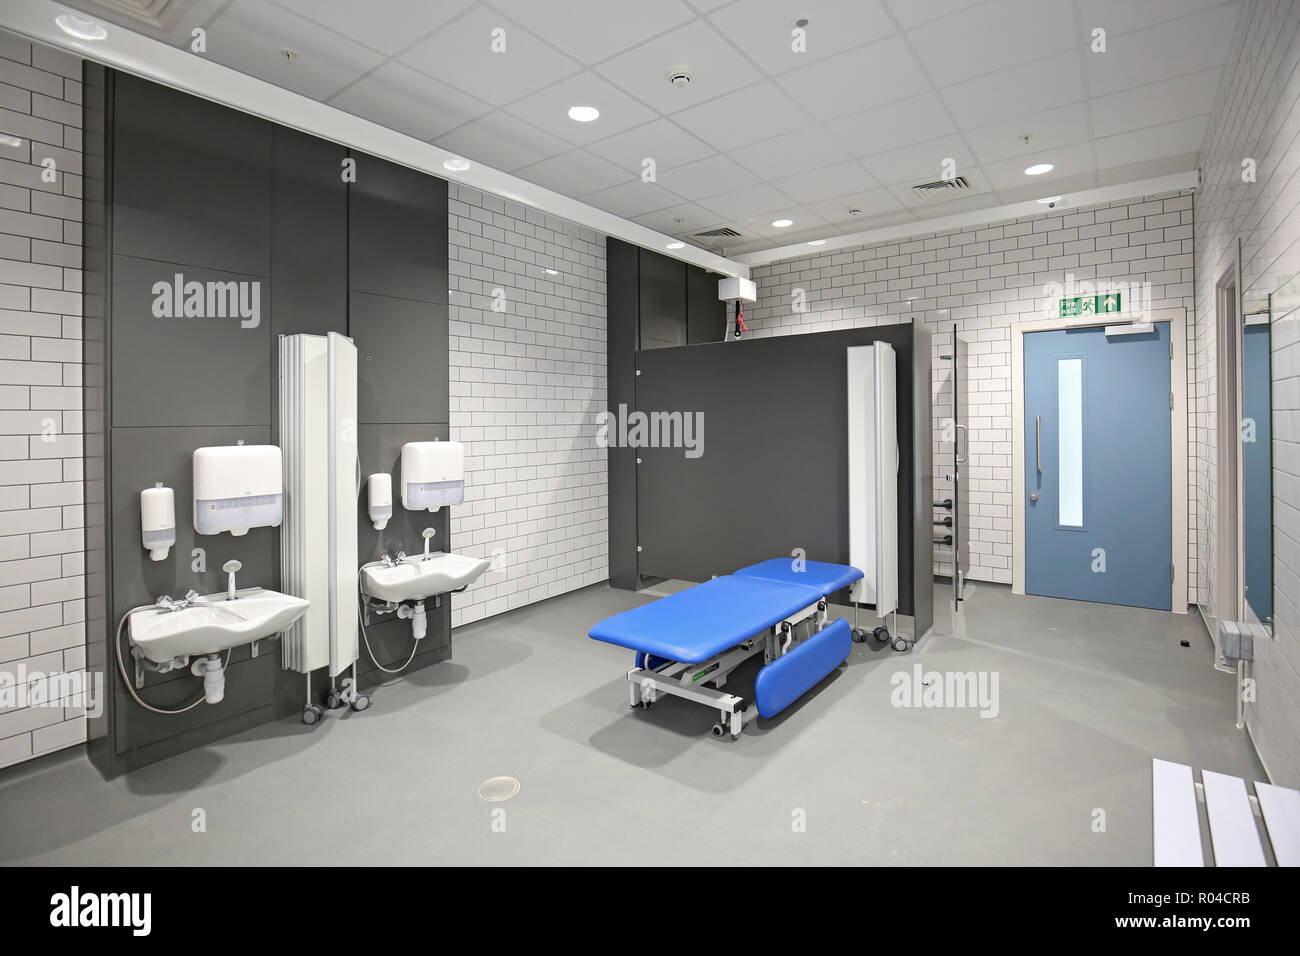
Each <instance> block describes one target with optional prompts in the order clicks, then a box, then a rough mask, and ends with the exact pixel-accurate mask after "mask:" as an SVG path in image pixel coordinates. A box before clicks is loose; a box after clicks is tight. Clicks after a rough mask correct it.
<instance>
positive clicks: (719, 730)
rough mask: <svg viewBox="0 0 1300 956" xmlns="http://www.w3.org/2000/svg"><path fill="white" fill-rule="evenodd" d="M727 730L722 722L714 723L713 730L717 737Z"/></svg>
mask: <svg viewBox="0 0 1300 956" xmlns="http://www.w3.org/2000/svg"><path fill="white" fill-rule="evenodd" d="M726 732H727V730H726V728H725V727H723V726H722V724H714V725H713V731H712V733H713V736H715V737H721V736H723V735H724V734H725V733H726Z"/></svg>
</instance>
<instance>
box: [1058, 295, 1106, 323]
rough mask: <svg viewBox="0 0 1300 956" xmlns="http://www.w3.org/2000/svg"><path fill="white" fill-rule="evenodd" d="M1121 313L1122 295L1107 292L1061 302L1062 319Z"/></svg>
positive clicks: (1073, 297) (1080, 296)
mask: <svg viewBox="0 0 1300 956" xmlns="http://www.w3.org/2000/svg"><path fill="white" fill-rule="evenodd" d="M1119 311H1120V294H1119V293H1118V292H1107V293H1105V294H1103V295H1076V296H1071V297H1070V298H1068V299H1062V300H1061V318H1063V319H1068V318H1072V317H1074V316H1078V315H1105V314H1107V313H1109V312H1119Z"/></svg>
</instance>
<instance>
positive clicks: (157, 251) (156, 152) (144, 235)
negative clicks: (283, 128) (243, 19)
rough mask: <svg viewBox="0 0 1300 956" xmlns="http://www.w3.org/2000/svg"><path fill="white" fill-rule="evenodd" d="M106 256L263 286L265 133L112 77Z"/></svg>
mask: <svg viewBox="0 0 1300 956" xmlns="http://www.w3.org/2000/svg"><path fill="white" fill-rule="evenodd" d="M113 121H114V129H113V153H114V156H113V251H114V252H117V253H125V254H127V255H132V256H138V257H141V258H146V259H160V260H163V261H165V262H177V263H183V264H187V265H196V266H205V267H207V268H209V269H228V270H230V271H231V272H244V273H251V274H253V275H258V276H266V275H268V274H269V273H270V261H271V244H270V238H271V234H270V221H271V124H270V123H267V122H266V121H264V120H260V119H257V118H256V117H253V116H249V115H248V114H247V113H241V112H239V111H238V110H232V109H227V108H226V107H223V106H218V105H217V104H215V103H211V102H209V101H208V100H203V99H199V98H198V97H196V96H190V95H188V94H186V93H181V92H178V91H177V90H171V89H168V88H167V87H165V86H159V85H157V84H156V83H150V82H148V81H146V80H141V79H137V78H136V77H133V76H130V75H128V74H125V73H116V74H114V109H113Z"/></svg>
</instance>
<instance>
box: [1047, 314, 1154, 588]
mask: <svg viewBox="0 0 1300 956" xmlns="http://www.w3.org/2000/svg"><path fill="white" fill-rule="evenodd" d="M1024 369H1025V377H1024V378H1025V406H1024V407H1025V422H1024V429H1025V432H1024V434H1025V471H1026V474H1025V494H1026V496H1027V498H1028V500H1027V501H1026V503H1025V507H1026V511H1025V575H1026V578H1025V589H1026V591H1027V592H1028V593H1030V594H1040V595H1045V596H1048V597H1064V598H1073V599H1076V600H1082V601H1096V602H1101V603H1106V604H1123V605H1130V606H1134V607H1149V608H1158V609H1162V610H1169V609H1170V603H1171V587H1170V574H1171V565H1172V560H1173V554H1172V552H1173V544H1172V531H1173V528H1172V520H1173V519H1172V515H1171V512H1172V509H1173V486H1172V470H1173V465H1172V451H1171V446H1170V431H1171V425H1170V415H1169V407H1170V405H1169V403H1170V392H1169V387H1170V360H1169V324H1168V323H1167V322H1162V323H1156V324H1155V326H1154V331H1152V332H1150V333H1146V334H1142V335H1119V336H1114V337H1111V338H1108V337H1107V336H1106V335H1105V333H1104V331H1103V329H1102V328H1101V327H1093V328H1085V329H1065V330H1059V331H1051V332H1031V333H1026V334H1025V337H1024Z"/></svg>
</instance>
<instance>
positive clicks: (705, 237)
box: [691, 226, 740, 246]
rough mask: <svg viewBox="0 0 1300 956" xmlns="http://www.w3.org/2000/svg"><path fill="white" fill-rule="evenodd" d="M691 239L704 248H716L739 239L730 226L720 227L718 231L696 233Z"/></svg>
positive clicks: (738, 235) (738, 234)
mask: <svg viewBox="0 0 1300 956" xmlns="http://www.w3.org/2000/svg"><path fill="white" fill-rule="evenodd" d="M691 238H692V239H694V240H697V241H698V242H699V243H700V244H702V245H705V246H716V245H720V244H721V243H724V242H729V241H730V240H732V239H739V238H740V233H738V232H736V230H734V229H732V228H731V227H730V226H722V227H721V228H718V229H709V230H707V231H706V232H697V233H696V234H695V235H693V236H691Z"/></svg>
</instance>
